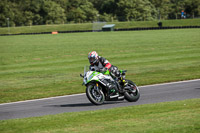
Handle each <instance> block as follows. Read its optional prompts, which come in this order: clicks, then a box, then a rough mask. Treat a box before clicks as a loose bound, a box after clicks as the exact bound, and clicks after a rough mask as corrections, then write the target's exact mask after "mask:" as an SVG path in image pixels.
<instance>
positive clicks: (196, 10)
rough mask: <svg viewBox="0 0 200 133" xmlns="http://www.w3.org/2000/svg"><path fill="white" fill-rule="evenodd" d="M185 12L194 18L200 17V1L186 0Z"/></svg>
mask: <svg viewBox="0 0 200 133" xmlns="http://www.w3.org/2000/svg"><path fill="white" fill-rule="evenodd" d="M185 12H186V13H187V14H190V15H191V16H192V18H194V17H195V16H198V15H200V1H199V0H185Z"/></svg>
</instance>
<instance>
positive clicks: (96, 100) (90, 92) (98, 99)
mask: <svg viewBox="0 0 200 133" xmlns="http://www.w3.org/2000/svg"><path fill="white" fill-rule="evenodd" d="M95 87H96V85H95V84H89V85H88V86H87V88H86V96H87V98H88V99H89V100H90V102H91V103H93V104H95V105H101V104H103V103H104V101H105V96H104V93H103V92H102V89H101V87H100V86H99V91H98V90H97V89H96V88H95Z"/></svg>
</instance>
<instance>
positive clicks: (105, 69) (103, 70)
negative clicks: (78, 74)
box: [100, 67, 108, 72]
mask: <svg viewBox="0 0 200 133" xmlns="http://www.w3.org/2000/svg"><path fill="white" fill-rule="evenodd" d="M107 70H108V68H107V67H104V68H102V69H101V70H100V71H101V72H106V71H107Z"/></svg>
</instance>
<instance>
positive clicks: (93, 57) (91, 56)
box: [88, 51, 99, 65]
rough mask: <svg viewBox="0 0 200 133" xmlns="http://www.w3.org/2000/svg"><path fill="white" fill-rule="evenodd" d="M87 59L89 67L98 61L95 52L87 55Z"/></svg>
mask: <svg viewBox="0 0 200 133" xmlns="http://www.w3.org/2000/svg"><path fill="white" fill-rule="evenodd" d="M88 59H89V62H90V64H91V65H93V64H95V63H96V62H98V61H99V56H98V54H97V52H96V51H92V52H90V53H88Z"/></svg>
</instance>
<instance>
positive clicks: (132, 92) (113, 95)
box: [80, 66, 140, 105]
mask: <svg viewBox="0 0 200 133" xmlns="http://www.w3.org/2000/svg"><path fill="white" fill-rule="evenodd" d="M120 72H121V75H122V76H124V77H123V79H125V73H126V72H127V71H126V70H120ZM80 76H81V77H82V78H83V85H85V86H86V95H87V98H88V99H89V100H90V102H91V103H93V104H95V105H101V104H103V103H104V101H117V100H124V99H126V100H127V101H129V102H136V101H137V100H138V99H139V98H140V93H139V89H138V87H137V86H136V84H135V83H133V82H132V81H131V80H127V79H125V80H119V79H115V78H114V77H113V76H112V74H110V72H109V71H108V70H107V71H105V72H98V71H91V70H89V67H88V66H85V68H84V74H80ZM125 82H126V83H128V85H126V86H125V87H124V83H125Z"/></svg>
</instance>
